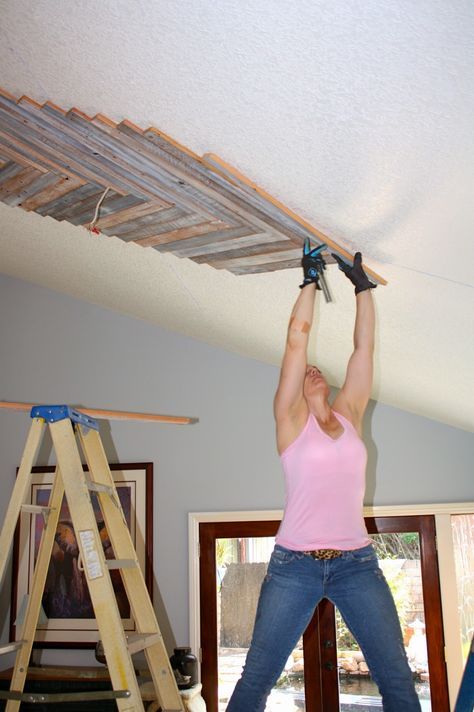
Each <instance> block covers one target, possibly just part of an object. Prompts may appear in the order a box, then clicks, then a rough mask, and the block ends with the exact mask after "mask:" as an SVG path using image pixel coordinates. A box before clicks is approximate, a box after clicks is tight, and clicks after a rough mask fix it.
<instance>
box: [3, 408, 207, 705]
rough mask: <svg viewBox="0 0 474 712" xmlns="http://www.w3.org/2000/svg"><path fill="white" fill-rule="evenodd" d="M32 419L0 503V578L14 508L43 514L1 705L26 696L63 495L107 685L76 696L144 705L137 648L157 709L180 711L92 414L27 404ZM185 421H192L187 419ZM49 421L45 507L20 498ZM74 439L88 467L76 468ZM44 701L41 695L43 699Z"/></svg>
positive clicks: (79, 463) (77, 452)
mask: <svg viewBox="0 0 474 712" xmlns="http://www.w3.org/2000/svg"><path fill="white" fill-rule="evenodd" d="M31 418H32V419H33V421H32V424H31V428H30V431H29V434H28V437H27V441H26V445H25V449H24V452H23V456H22V458H21V463H20V468H19V471H18V476H17V479H16V482H15V486H14V489H13V493H12V497H11V500H10V503H9V506H8V508H7V513H6V517H5V521H4V524H3V527H2V532H1V534H0V581H2V579H3V575H4V572H5V568H6V564H7V560H8V556H9V551H10V547H11V542H12V541H13V535H14V531H15V527H16V523H17V521H18V517H19V516H20V513H21V511H22V510H25V509H26V511H29V512H32V513H35V512H36V510H37V512H38V513H40V510H41V513H43V514H44V515H45V518H46V523H45V527H44V529H43V534H42V538H41V542H40V547H39V551H38V558H37V561H36V565H35V570H34V574H33V581H32V586H31V591H30V594H29V597H28V603H27V606H26V612H25V617H24V622H23V624H22V628H21V635H20V637H21V640H19V641H18V642H16V643H13V644H10V645H7V646H5V648H4V649H3V651H2V650H0V652H10V651H12V650H15V653H16V655H15V664H14V668H13V675H12V680H11V685H10V691H9V692H2V693H0V696H1V697H5V698H6V699H7V700H8V701H7V704H6V707H5V710H6V712H15V711H16V710H18V709H19V706H20V703H21V702H22V701H27V700H30V701H31V699H32V695H31V693H28V694H25V693H24V692H23V689H24V685H25V680H26V676H27V672H28V664H29V659H30V656H31V650H32V647H33V642H34V638H35V633H36V627H37V624H38V618H39V615H40V610H41V600H42V596H43V591H44V587H45V582H46V576H47V573H48V566H49V562H50V559H51V552H52V548H53V544H54V537H55V534H56V527H57V523H58V519H59V512H60V509H61V502H62V499H63V495H64V494H65V495H66V499H67V502H68V506H69V511H70V515H71V521H72V524H73V526H74V529H75V532H76V537H77V543H78V548H79V555H80V558H81V560H82V565H83V569H84V575H85V578H86V582H87V586H88V589H89V593H90V597H91V601H92V605H93V608H94V614H95V617H96V619H97V625H98V628H99V633H100V637H101V640H102V644H103V647H104V654H105V658H106V661H107V667H108V670H109V674H110V679H111V683H112V688H113V692H109V693H107V692H102V693H97V692H92V693H81V698H82V699H85V698H87V697H88V696H90V698H91V699H97V698H98V697H99V698H102V699H104V697H105V696H107V695H109V696H110V697H113V698H114V699H115V700H116V704H117V707H118V709H119V710H120V712H143V711H144V706H143V702H142V698H141V694H140V689H139V684H138V680H137V676H136V673H135V669H134V665H133V662H132V658H131V655H132V654H133V653H135V652H138V651H140V650H143V651H144V653H145V657H146V660H147V663H148V667H149V670H150V674H151V677H152V680H153V684H154V687H155V691H156V697H157V700H158V702H159V704H160V706H161V709H162V710H163V712H184V706H183V702H182V699H181V696H180V694H179V691H178V687H177V684H176V680H175V677H174V673H173V671H172V669H171V665H170V662H169V658H168V653H167V651H166V648H165V645H164V642H163V638H162V635H161V632H160V628H159V626H158V622H157V619H156V616H155V612H154V609H153V605H152V602H151V599H150V596H149V594H148V590H147V587H146V584H145V580H144V577H143V574H142V571H141V569H140V566H139V563H138V559H137V555H136V552H135V549H134V546H133V542H132V538H131V535H130V532H129V529H128V526H127V523H126V520H125V516H124V513H123V510H122V507H121V504H120V500H119V497H118V495H117V490H116V487H115V483H114V480H113V477H112V474H111V472H110V468H109V465H108V462H107V458H106V455H105V451H104V448H103V445H102V441H101V439H100V435H99V428H98V424H97V421H96V420H95V419H93V418H91V417H90V416H88V415H86V414H84V413H83V412H80V411H78V410H75V409H73V408H70V407H69V406H66V405H60V406H35V407H33V408H32V410H31ZM188 422H196V421H195V419H189V421H188ZM46 428H49V431H50V434H51V438H52V441H53V446H54V449H55V451H56V458H57V467H56V473H55V477H54V483H53V487H52V490H51V494H50V500H49V503H48V507H47V509H46V511H45V508H44V507H37V508H35V507H34V506H32V505H25V501H26V497H27V494H28V491H29V488H30V485H31V479H32V474H31V472H32V467H33V464H34V461H35V458H36V455H37V453H38V449H39V447H40V444H41V441H42V438H43V435H44V432H45V429H46ZM79 443H80V446H81V449H82V452H83V453H84V456H85V459H86V462H87V465H88V468H89V472H84V469H83V466H82V461H81V455H80V449H79ZM91 492H94V493H95V495H96V496H97V499H98V501H99V504H100V508H101V510H102V515H103V518H104V522H105V526H106V528H107V532H108V535H109V538H110V541H111V544H112V549H113V551H114V555H115V557H116V558H115V559H114V560H108V559H106V558H105V555H104V551H103V547H102V543H101V538H100V535H99V530H98V527H97V520H96V516H95V514H94V510H93V506H92V502H91ZM112 568H114V569H117V568H118V569H120V573H121V576H122V580H123V583H124V587H125V590H126V593H127V597H128V600H129V604H130V608H131V611H132V615H133V618H134V620H135V625H136V631H137V632H136V634H135V635H133V636H130V635H129V636H128V638H127V637H126V635H125V631H124V629H123V623H122V619H121V616H120V612H119V609H118V605H117V601H116V597H115V593H114V589H113V586H112V581H111V578H110V573H109V570H110V569H112ZM42 697H43V698H49V700H50V701H51V702H53V701H59V700H58V698H56V699H54V697H55V696H54V695H45V694H44V693H42ZM75 697H76V698H77V695H75V693H70V694H69V695H68V694H63V695H61V700H62V701H63V702H67V701H68V699H71V700H72V699H74V698H75ZM45 701H46V700H45Z"/></svg>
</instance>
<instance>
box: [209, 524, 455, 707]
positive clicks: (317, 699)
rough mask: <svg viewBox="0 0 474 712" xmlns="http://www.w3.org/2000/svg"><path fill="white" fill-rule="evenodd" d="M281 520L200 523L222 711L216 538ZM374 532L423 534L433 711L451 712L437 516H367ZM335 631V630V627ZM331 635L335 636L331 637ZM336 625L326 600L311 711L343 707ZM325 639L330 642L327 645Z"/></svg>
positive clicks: (320, 614)
mask: <svg viewBox="0 0 474 712" xmlns="http://www.w3.org/2000/svg"><path fill="white" fill-rule="evenodd" d="M279 523H280V520H278V519H266V520H264V521H256V520H249V521H242V520H235V521H216V522H201V523H200V525H199V542H200V569H201V571H202V572H205V575H204V574H203V573H201V575H200V591H199V596H200V600H201V601H207V605H206V610H205V613H204V614H203V615H202V616H201V649H202V659H201V664H202V683H203V697H204V698H205V699H206V702H207V707H208V712H217V709H218V701H217V700H216V694H215V692H216V690H217V687H218V680H217V663H218V658H217V635H216V631H217V598H216V591H217V580H216V566H215V561H216V559H215V540H216V539H217V538H235V537H253V536H256V537H258V536H274V535H275V533H276V531H277V529H278V526H279ZM366 523H367V527H368V530H369V533H380V534H382V533H393V532H401V531H416V532H418V533H419V536H420V559H421V571H422V582H423V600H424V608H425V620H426V633H427V647H428V663H429V669H430V683H431V684H430V693H431V703H432V710H433V712H449V697H448V685H447V674H446V663H445V660H444V654H443V652H444V636H443V623H442V611H441V595H440V586H439V571H438V561H437V552H436V530H435V519H434V516H433V515H415V516H413V515H411V516H399V517H396V521H395V518H394V516H393V515H392V516H388V517H376V518H375V517H367V518H366ZM331 631H332V632H331ZM331 635H332V638H331ZM331 640H334V641H335V629H334V607H333V606H332V604H330V603H329V602H328V601H324V602H322V603H321V604H320V606H318V609H317V610H316V612H315V615H314V616H313V619H312V621H311V623H310V624H309V626H308V628H307V630H306V632H305V635H304V644H305V661H306V664H307V665H308V666H309V667H310V668H314V672H315V673H316V670H318V672H319V674H317V673H316V674H312V675H308V676H306V677H305V692H306V700H307V703H306V709H307V712H335V711H336V710H339V693H338V684H337V678H338V671H337V651H336V646H335V643H333V644H331ZM323 641H326V643H328V646H327V647H324V644H323Z"/></svg>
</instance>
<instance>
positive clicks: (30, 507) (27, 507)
mask: <svg viewBox="0 0 474 712" xmlns="http://www.w3.org/2000/svg"><path fill="white" fill-rule="evenodd" d="M21 509H22V511H23V512H30V513H31V514H49V512H50V511H51V507H42V506H41V505H40V504H22V505H21Z"/></svg>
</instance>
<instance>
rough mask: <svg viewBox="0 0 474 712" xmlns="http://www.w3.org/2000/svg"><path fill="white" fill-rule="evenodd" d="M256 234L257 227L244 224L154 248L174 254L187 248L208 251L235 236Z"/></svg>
mask: <svg viewBox="0 0 474 712" xmlns="http://www.w3.org/2000/svg"><path fill="white" fill-rule="evenodd" d="M256 234H257V232H256V230H255V228H252V227H250V226H249V225H242V226H240V227H232V228H229V229H228V230H221V231H218V232H214V233H208V234H207V235H197V236H196V237H188V238H186V239H184V240H180V241H179V243H176V242H174V243H168V244H165V245H156V246H155V247H154V249H155V250H157V251H158V252H173V253H174V254H177V253H178V251H181V250H183V249H186V248H187V249H195V250H201V251H203V252H206V251H212V250H213V249H214V248H215V246H216V245H219V244H220V243H221V242H223V241H225V242H226V241H227V240H232V239H233V238H237V237H242V238H243V237H248V236H252V235H256Z"/></svg>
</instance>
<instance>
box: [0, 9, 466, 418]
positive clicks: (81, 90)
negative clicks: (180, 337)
mask: <svg viewBox="0 0 474 712" xmlns="http://www.w3.org/2000/svg"><path fill="white" fill-rule="evenodd" d="M0 13H1V16H2V23H1V29H0V66H1V67H2V73H1V84H2V86H3V87H4V88H5V89H6V90H7V91H10V92H11V93H12V94H14V95H15V96H17V95H21V94H27V95H29V96H31V97H32V98H34V99H36V100H37V101H39V102H43V101H46V100H50V101H53V102H54V103H56V104H58V105H60V106H64V107H69V106H77V107H78V108H79V109H81V110H82V111H85V112H86V113H89V114H92V115H93V114H95V113H98V112H100V113H103V114H106V115H107V116H109V117H110V118H112V119H113V120H115V121H120V120H121V119H123V118H128V119H130V120H131V121H134V122H135V123H137V124H138V125H139V126H148V125H153V126H156V127H157V128H159V129H161V130H162V131H164V132H165V133H168V134H169V135H170V136H172V137H173V138H175V139H176V140H178V141H180V142H181V143H183V144H184V145H187V146H189V148H191V149H192V150H193V151H195V152H196V153H198V154H200V155H201V154H203V153H206V152H214V153H216V154H218V155H219V156H221V157H222V158H223V159H224V160H226V161H228V162H229V163H230V164H232V165H234V166H235V167H236V168H238V169H239V170H241V171H242V172H243V173H244V174H245V175H247V176H248V177H249V178H250V179H251V180H254V181H255V182H256V183H257V184H259V185H260V186H262V187H263V188H265V189H266V190H267V191H268V192H270V193H271V194H272V195H274V196H275V197H276V198H278V199H280V200H281V201H282V202H283V203H285V204H286V205H288V206H289V207H290V208H291V209H293V210H295V211H296V212H297V213H299V214H300V215H301V216H302V217H303V218H305V219H307V220H309V221H310V222H311V223H312V224H314V225H315V226H316V227H318V228H320V229H322V230H323V231H326V232H327V233H328V235H329V236H331V237H333V238H334V239H335V240H337V241H338V242H339V243H340V244H342V245H344V246H346V247H348V248H349V249H351V251H355V250H356V249H360V250H361V251H362V252H363V254H364V257H365V259H366V261H367V263H368V264H369V265H370V266H371V267H373V268H374V269H375V270H376V271H378V272H379V273H380V274H381V275H382V276H384V277H385V278H387V279H388V280H389V285H388V286H387V287H379V288H378V289H377V290H376V295H375V296H376V299H377V310H378V316H379V334H378V348H377V369H376V384H375V387H374V394H373V395H374V397H376V398H378V399H380V400H381V401H384V402H386V403H389V404H391V405H395V406H398V407H401V408H405V409H406V410H409V411H412V412H415V413H419V414H421V415H425V416H427V417H432V418H435V419H438V420H441V421H443V422H447V423H450V424H452V425H456V426H459V427H462V428H466V429H470V430H472V429H474V428H473V425H474V406H473V403H474V392H473V391H474V379H473V378H472V363H473V362H474V336H473V329H472V320H473V313H474V309H473V307H474V297H473V295H474V290H473V282H474V280H473V276H472V275H473V266H472V265H473V264H474V259H473V258H474V254H473V253H474V250H473V247H472V245H473V239H472V235H473V229H474V215H473V212H474V208H473V203H474V201H473V200H472V186H473V179H474V175H473V174H474V139H473V132H472V126H473V123H474V88H473V87H474V83H473V73H474V70H473V67H474V6H473V5H472V3H470V2H468V1H462V0H453V1H452V2H450V3H446V2H441V1H438V0H429V2H428V1H427V0H420V1H419V2H416V3H413V2H412V1H411V0H405V1H403V0H398V1H397V2H396V3H394V2H392V1H391V0H364V2H363V3H362V2H354V1H353V0H351V1H349V0H336V1H335V2H332V3H326V2H322V1H321V2H315V0H298V2H295V3H289V2H282V1H280V0H261V2H258V3H255V2H250V1H248V2H247V1H245V0H223V2H219V3H215V2H211V0H200V1H197V0H180V2H175V1H174V0H159V1H157V2H152V0H148V2H145V1H144V0H134V1H133V2H131V1H130V0H113V1H112V0H102V2H100V3H97V2H95V0H82V1H81V2H80V3H73V2H63V1H61V0H37V1H36V2H35V3H29V2H27V0H17V1H16V2H15V3H12V2H10V1H9V0H0ZM0 221H1V226H2V230H1V236H0V250H1V251H0V269H1V270H2V271H4V272H5V273H7V274H11V275H13V276H17V277H20V278H23V279H27V280H30V281H33V282H36V283H39V284H43V285H45V286H49V287H50V288H52V289H57V290H59V291H64V292H68V293H71V294H74V295H75V296H78V297H80V298H83V299H88V300H91V301H94V302H96V303H99V304H103V305H104V306H109V307H111V308H113V309H119V310H121V311H124V312H126V313H128V314H132V315H135V316H138V317H139V318H143V319H147V320H150V321H152V322H154V323H156V324H161V325H163V326H165V327H166V328H172V329H176V330H179V331H182V332H183V333H186V334H189V335H191V336H194V337H196V338H199V339H203V340H206V341H209V342H211V343H213V344H215V345H217V346H222V347H224V348H227V349H231V350H235V351H238V352H240V353H243V354H246V355H248V356H251V357H254V358H258V359H262V360H265V361H268V362H271V363H278V362H279V359H280V357H281V350H282V346H283V339H284V331H285V326H286V322H287V317H288V314H289V310H290V308H291V304H292V302H293V300H294V298H295V296H296V294H297V286H296V285H297V284H298V282H299V273H298V271H297V270H290V271H286V272H282V273H278V274H276V273H275V274H265V275H248V276H245V277H235V276H233V275H231V274H229V273H226V272H219V271H216V270H213V269H211V268H209V267H207V266H205V265H200V266H199V265H196V264H193V263H190V262H189V261H188V260H180V259H177V258H175V257H172V256H170V255H160V254H157V253H155V252H154V251H153V250H151V249H148V250H147V249H142V248H139V247H136V246H134V245H126V244H125V243H121V241H119V240H115V239H111V238H105V237H100V238H98V239H96V240H95V241H92V239H91V237H90V236H89V235H88V234H87V232H86V231H84V230H83V229H80V228H73V227H71V226H70V225H66V224H57V223H55V222H54V221H52V220H49V219H43V218H40V217H38V216H36V215H32V214H25V213H22V211H21V210H20V209H12V208H8V207H6V206H4V205H0ZM25 255H28V259H25ZM52 265H53V267H54V269H52ZM328 277H329V280H330V285H331V289H332V291H333V292H334V297H335V303H334V304H333V305H326V304H324V303H321V305H320V308H319V309H318V311H319V312H320V319H321V323H320V326H319V327H318V343H317V344H316V342H315V343H314V346H313V349H314V353H315V356H316V357H317V359H318V363H320V365H321V366H322V368H323V369H324V370H326V371H327V373H328V374H329V375H330V377H331V380H332V382H333V383H334V384H336V385H340V383H341V380H342V377H343V372H344V367H345V362H346V360H347V356H348V353H349V350H350V345H351V344H350V332H351V321H352V318H353V296H352V293H351V290H350V288H349V286H348V285H346V284H345V282H344V279H343V276H342V275H341V274H340V273H338V272H337V270H336V269H335V268H333V267H330V268H329V270H328ZM144 285H146V289H144V288H143V287H144ZM242 315H245V318H243V317H242Z"/></svg>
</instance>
